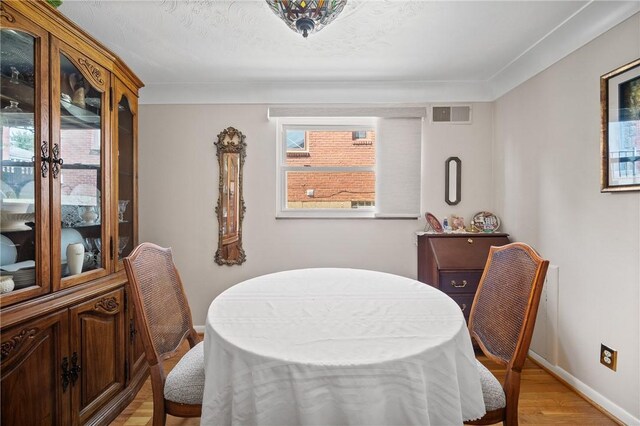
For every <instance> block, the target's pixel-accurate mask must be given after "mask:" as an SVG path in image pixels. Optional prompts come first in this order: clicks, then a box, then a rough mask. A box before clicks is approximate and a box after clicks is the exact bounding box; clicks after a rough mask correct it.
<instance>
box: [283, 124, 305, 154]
mask: <svg viewBox="0 0 640 426" xmlns="http://www.w3.org/2000/svg"><path fill="white" fill-rule="evenodd" d="M286 138H287V152H289V151H294V152H297V151H306V150H307V132H305V131H304V130H295V129H288V130H287V132H286Z"/></svg>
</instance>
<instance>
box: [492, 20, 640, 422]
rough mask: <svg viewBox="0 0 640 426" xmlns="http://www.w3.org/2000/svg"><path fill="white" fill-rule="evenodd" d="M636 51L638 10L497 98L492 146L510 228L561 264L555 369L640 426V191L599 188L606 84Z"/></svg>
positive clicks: (500, 208) (639, 48) (501, 206)
mask: <svg viewBox="0 0 640 426" xmlns="http://www.w3.org/2000/svg"><path fill="white" fill-rule="evenodd" d="M639 56H640V15H635V16H634V17H632V18H631V19H629V20H627V21H626V22H624V23H622V24H620V25H619V26H617V27H615V28H614V29H612V30H611V31H609V32H607V33H606V34H604V35H602V36H601V37H599V38H597V39H595V40H594V41H592V42H591V43H589V44H588V45H586V46H585V47H583V48H581V49H579V50H578V51H576V52H574V53H573V54H571V55H570V56H568V57H566V58H565V59H563V60H562V61H560V62H558V63H556V64H555V65H553V66H552V67H550V68H549V69H547V70H546V71H544V72H542V73H541V74H539V75H538V76H536V77H534V78H532V79H530V80H529V81H527V82H526V83H524V84H522V85H521V86H519V87H517V88H516V89H514V90H512V91H511V92H509V93H508V94H506V95H505V96H503V97H501V98H500V99H498V100H497V101H496V103H495V146H494V153H495V158H496V161H495V166H494V171H495V188H496V210H497V213H498V215H499V216H501V217H502V219H503V223H504V224H505V230H506V231H508V232H510V233H511V234H512V235H513V236H514V237H515V238H516V239H518V240H522V241H527V242H529V243H531V244H532V245H533V246H535V248H536V249H538V250H539V251H540V252H541V253H542V254H543V255H544V256H545V257H546V258H547V259H550V260H551V263H553V264H556V265H558V266H559V267H560V281H559V295H558V297H559V305H558V345H559V353H558V367H559V368H560V369H562V370H564V371H566V372H567V373H568V374H569V375H570V376H572V377H573V378H575V379H577V380H578V381H579V382H582V383H583V384H585V385H586V386H587V387H588V388H591V389H592V390H594V391H595V392H596V393H597V394H600V395H601V396H602V397H604V399H608V400H609V401H611V402H613V404H615V405H617V406H619V407H620V408H622V409H623V410H625V411H626V412H627V413H626V414H625V413H624V412H618V413H616V414H618V415H619V416H620V417H621V418H624V419H625V421H627V422H629V423H632V424H637V423H638V422H640V420H638V419H639V418H640V340H639V339H640V311H639V302H640V238H639V237H640V193H638V192H632V193H623V194H601V193H600V190H599V188H600V186H599V185H600V180H599V177H600V175H599V173H600V154H599V152H600V148H599V144H600V139H599V138H600V103H599V97H600V93H599V77H600V76H601V75H602V74H604V73H606V72H608V71H611V70H613V69H615V68H616V67H618V66H620V65H623V64H625V63H628V62H630V61H632V60H634V59H637V58H638V57H639ZM600 343H604V344H606V345H608V346H610V347H612V348H614V349H617V350H618V351H619V357H618V371H617V372H616V373H614V372H612V371H610V370H608V369H606V368H604V367H603V366H601V365H600V364H599V358H598V354H599V350H600ZM592 397H597V395H595V394H594V395H592ZM601 401H604V400H601ZM601 403H602V404H603V405H606V401H604V402H601ZM606 408H609V407H606ZM614 408H615V407H614ZM628 415H631V416H633V417H634V418H635V419H633V418H631V417H629V416H628Z"/></svg>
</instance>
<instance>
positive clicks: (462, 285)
mask: <svg viewBox="0 0 640 426" xmlns="http://www.w3.org/2000/svg"><path fill="white" fill-rule="evenodd" d="M451 285H452V286H453V287H455V288H464V287H466V286H467V280H462V284H458V283H457V282H456V280H451Z"/></svg>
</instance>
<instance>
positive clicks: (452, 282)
mask: <svg viewBox="0 0 640 426" xmlns="http://www.w3.org/2000/svg"><path fill="white" fill-rule="evenodd" d="M481 277H482V271H461V272H440V277H439V278H440V279H439V280H438V282H439V288H440V290H442V291H444V292H445V293H447V294H456V293H471V294H475V292H476V289H477V288H478V283H479V282H480V278H481Z"/></svg>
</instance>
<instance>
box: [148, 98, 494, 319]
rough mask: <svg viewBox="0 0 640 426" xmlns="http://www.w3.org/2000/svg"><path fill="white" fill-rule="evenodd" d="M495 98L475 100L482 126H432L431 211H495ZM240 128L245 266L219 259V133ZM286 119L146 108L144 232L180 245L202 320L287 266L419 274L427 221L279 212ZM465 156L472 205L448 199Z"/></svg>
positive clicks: (426, 191) (239, 110) (245, 108)
mask: <svg viewBox="0 0 640 426" xmlns="http://www.w3.org/2000/svg"><path fill="white" fill-rule="evenodd" d="M491 110H492V107H491V104H476V105H474V114H476V118H477V119H474V123H473V124H472V125H437V126H436V125H432V124H430V123H425V138H424V139H425V149H423V151H424V152H423V163H424V164H423V169H424V171H425V172H424V173H423V175H424V176H423V183H424V184H423V194H422V205H423V211H424V210H430V211H432V212H433V213H434V214H437V215H438V216H439V217H440V216H443V215H445V214H450V213H454V212H455V213H458V214H460V213H461V212H464V214H467V215H468V217H470V216H471V215H472V214H473V213H474V212H475V211H477V210H478V209H483V208H489V207H490V205H489V204H488V202H487V200H490V199H491V188H490V182H491V167H490V166H491V155H490V149H491V131H490V130H491V116H492V113H491ZM228 126H234V127H236V128H238V129H239V130H241V131H242V132H243V133H244V134H245V135H246V136H247V159H246V163H245V174H244V179H245V180H244V185H245V188H244V198H245V202H246V206H247V213H246V216H245V221H244V227H243V229H244V247H245V250H246V252H247V261H246V263H245V264H243V265H242V266H239V267H238V266H233V267H229V266H218V265H217V264H216V263H214V261H213V255H214V253H215V250H216V248H217V239H218V237H217V231H216V226H217V224H216V217H215V213H214V206H215V203H216V200H217V197H218V182H217V179H218V165H217V160H216V154H215V147H214V145H213V142H214V140H216V135H217V134H218V133H219V132H220V131H221V130H223V129H224V128H226V127H228ZM275 139H276V126H275V123H274V122H270V121H269V120H267V107H266V106H264V105H142V106H141V108H140V147H139V154H140V165H139V167H140V172H139V177H140V185H139V190H140V239H141V241H152V242H155V243H157V244H160V245H163V246H171V247H173V249H174V255H175V258H176V263H177V265H178V267H179V269H180V271H181V274H182V278H183V280H184V282H185V287H186V292H187V294H188V297H189V302H190V304H191V309H192V311H193V317H194V323H195V324H204V319H205V315H206V310H207V308H208V306H209V304H210V303H211V301H212V300H213V298H214V297H216V296H217V295H218V294H220V293H221V292H222V291H224V290H225V289H227V288H228V287H230V286H232V285H234V284H236V283H238V282H241V281H243V280H245V279H248V278H251V277H254V276H257V275H261V274H266V273H270V272H275V271H281V270H286V269H296V268H307V267H323V266H327V267H328V266H338V267H353V268H364V269H372V270H379V271H385V272H391V273H396V274H399V275H403V276H407V277H411V278H415V277H416V276H417V266H416V265H417V260H416V259H417V254H416V246H415V234H414V232H415V231H417V230H421V229H422V228H423V227H424V224H425V222H424V219H421V220H375V219H347V220H345V219H343V220H337V219H279V220H276V219H275V209H276V203H275V193H276V170H275V167H276V145H275V144H276V140H275ZM451 155H458V156H460V157H461V158H462V161H463V176H464V178H465V180H464V184H463V192H462V200H463V201H462V203H461V204H460V207H458V208H456V209H454V208H451V207H450V206H448V205H447V204H445V202H444V161H445V159H446V158H447V157H449V156H451Z"/></svg>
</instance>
